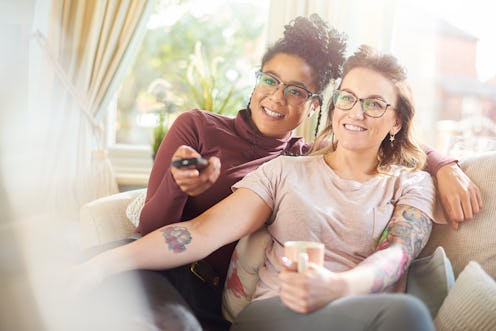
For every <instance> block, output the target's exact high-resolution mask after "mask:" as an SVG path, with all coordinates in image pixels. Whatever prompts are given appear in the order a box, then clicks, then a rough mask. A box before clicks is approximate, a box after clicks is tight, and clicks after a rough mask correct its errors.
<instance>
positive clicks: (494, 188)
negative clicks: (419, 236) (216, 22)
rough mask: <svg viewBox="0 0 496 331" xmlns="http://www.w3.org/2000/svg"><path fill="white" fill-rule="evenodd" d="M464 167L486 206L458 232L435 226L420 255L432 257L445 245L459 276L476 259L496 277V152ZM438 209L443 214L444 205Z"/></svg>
mask: <svg viewBox="0 0 496 331" xmlns="http://www.w3.org/2000/svg"><path fill="white" fill-rule="evenodd" d="M460 164H461V167H462V169H463V170H464V171H465V173H466V174H467V175H468V176H469V177H470V179H471V180H472V181H473V182H474V183H475V184H476V185H477V186H478V187H479V188H480V190H481V194H482V202H483V204H484V206H483V208H482V209H481V211H480V212H479V214H477V215H476V216H475V217H474V219H473V220H470V221H466V222H463V223H462V224H460V228H459V229H458V230H453V229H452V228H451V227H450V226H449V225H444V224H433V228H432V234H431V237H430V239H429V242H428V243H427V245H426V247H425V249H424V251H423V252H422V253H421V254H420V256H427V255H431V254H432V253H433V252H434V250H435V249H436V248H437V247H438V246H442V247H443V248H444V250H445V251H446V255H447V256H448V257H449V259H450V261H451V264H452V265H453V271H454V273H455V277H457V276H458V274H459V273H460V272H461V271H462V270H463V268H464V267H465V266H466V265H467V263H468V262H469V261H471V260H475V261H477V262H478V263H479V264H480V265H481V266H482V268H484V270H485V271H486V272H487V273H488V274H489V275H490V276H491V277H493V278H496V226H495V224H496V223H495V221H496V152H488V153H483V154H480V155H477V156H473V157H467V158H464V159H462V160H461V162H460ZM437 209H438V210H437V214H442V208H441V206H439V207H437Z"/></svg>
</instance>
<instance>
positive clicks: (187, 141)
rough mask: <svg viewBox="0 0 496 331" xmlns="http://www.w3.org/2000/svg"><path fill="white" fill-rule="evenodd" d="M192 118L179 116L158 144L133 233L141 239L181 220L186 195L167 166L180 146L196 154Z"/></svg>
mask: <svg viewBox="0 0 496 331" xmlns="http://www.w3.org/2000/svg"><path fill="white" fill-rule="evenodd" d="M192 116H194V112H185V113H183V114H181V115H180V116H179V117H178V118H177V119H176V120H175V121H174V124H173V125H172V126H171V128H170V129H169V132H168V133H167V135H166V136H165V138H164V140H162V143H161V144H160V148H159V150H158V152H157V155H156V157H155V161H154V164H153V167H152V171H151V173H150V179H149V180H148V187H147V193H146V200H145V205H144V206H143V209H142V211H141V215H140V221H139V224H138V227H137V228H136V232H139V233H141V234H142V235H145V234H147V233H149V232H152V231H154V230H156V229H158V228H160V227H162V226H165V225H168V224H172V223H175V222H178V221H180V220H181V216H182V211H183V209H184V206H185V204H186V201H187V199H188V195H187V194H186V193H184V192H183V191H182V190H181V189H180V188H179V186H178V185H177V184H176V182H175V181H174V178H173V176H172V173H171V171H170V163H171V160H172V155H173V154H174V152H175V151H176V150H177V148H178V147H179V146H181V145H188V146H191V147H192V148H194V149H195V150H198V133H197V132H196V131H197V130H196V128H195V126H194V125H192V122H193V120H192Z"/></svg>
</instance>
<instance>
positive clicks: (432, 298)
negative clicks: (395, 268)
mask: <svg viewBox="0 0 496 331" xmlns="http://www.w3.org/2000/svg"><path fill="white" fill-rule="evenodd" d="M454 283H455V276H454V274H453V269H452V267H451V263H450V261H449V259H448V257H447V256H446V253H445V252H444V249H443V248H442V247H438V248H437V249H436V250H435V251H434V254H432V255H430V256H426V257H423V258H419V259H416V260H414V261H413V262H412V264H411V265H410V268H409V269H408V277H407V283H406V292H407V293H409V294H412V295H414V296H416V297H417V298H419V299H420V300H422V301H423V302H424V303H425V304H426V306H427V308H428V309H429V312H430V313H431V316H432V318H433V319H434V317H436V314H437V312H438V310H439V308H440V307H441V304H442V303H443V301H444V299H445V298H446V296H447V295H448V292H449V290H450V288H452V287H453V284H454Z"/></svg>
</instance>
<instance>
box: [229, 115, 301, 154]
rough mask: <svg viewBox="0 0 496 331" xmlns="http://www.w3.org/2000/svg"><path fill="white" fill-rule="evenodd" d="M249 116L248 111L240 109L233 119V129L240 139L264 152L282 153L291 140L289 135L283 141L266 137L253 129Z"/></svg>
mask: <svg viewBox="0 0 496 331" xmlns="http://www.w3.org/2000/svg"><path fill="white" fill-rule="evenodd" d="M250 116H251V113H250V110H249V109H242V110H240V111H239V112H238V115H237V116H236V118H235V119H234V129H235V130H236V132H237V133H238V135H239V136H240V137H241V138H243V139H245V140H247V141H249V142H250V143H251V144H252V145H256V146H257V147H258V148H260V149H262V150H265V151H283V150H284V149H285V148H286V146H287V145H288V142H289V141H290V140H291V139H292V136H291V135H289V136H288V137H287V138H283V139H278V138H271V137H266V136H264V135H262V134H261V133H260V132H259V131H258V130H257V129H256V128H255V127H254V124H252V123H251V119H250Z"/></svg>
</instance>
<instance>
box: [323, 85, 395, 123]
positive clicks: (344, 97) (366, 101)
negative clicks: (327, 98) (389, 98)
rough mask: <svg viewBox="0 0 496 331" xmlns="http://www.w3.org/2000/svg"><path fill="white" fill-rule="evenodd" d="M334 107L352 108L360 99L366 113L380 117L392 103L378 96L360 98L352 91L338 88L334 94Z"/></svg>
mask: <svg viewBox="0 0 496 331" xmlns="http://www.w3.org/2000/svg"><path fill="white" fill-rule="evenodd" d="M332 101H333V103H334V107H336V108H338V109H340V110H350V109H351V108H353V107H354V106H355V104H356V103H357V102H358V101H360V105H361V106H362V110H363V112H364V114H365V115H367V116H370V117H374V118H378V117H381V116H383V115H384V114H385V113H386V110H388V109H389V108H392V107H391V104H389V103H387V102H386V101H384V100H381V99H378V98H363V99H361V98H359V97H357V96H356V95H354V94H353V93H352V92H348V91H341V90H336V91H334V93H333V95H332Z"/></svg>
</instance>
